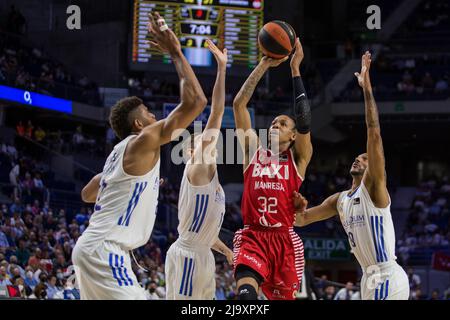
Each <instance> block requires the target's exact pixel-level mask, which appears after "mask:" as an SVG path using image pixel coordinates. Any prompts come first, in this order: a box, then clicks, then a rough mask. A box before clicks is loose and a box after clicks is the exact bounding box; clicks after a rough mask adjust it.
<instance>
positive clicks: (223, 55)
mask: <svg viewBox="0 0 450 320" xmlns="http://www.w3.org/2000/svg"><path fill="white" fill-rule="evenodd" d="M206 43H207V44H208V49H209V51H211V53H212V54H213V55H214V57H215V58H216V61H217V65H218V66H219V68H226V67H227V62H228V50H227V48H224V49H223V51H220V49H219V48H217V46H216V45H215V44H214V42H212V41H211V40H210V39H207V40H206Z"/></svg>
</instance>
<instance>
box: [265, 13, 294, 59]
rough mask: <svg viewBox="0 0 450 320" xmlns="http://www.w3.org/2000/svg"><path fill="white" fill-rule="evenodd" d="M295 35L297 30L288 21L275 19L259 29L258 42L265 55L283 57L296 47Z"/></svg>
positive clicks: (276, 57)
mask: <svg viewBox="0 0 450 320" xmlns="http://www.w3.org/2000/svg"><path fill="white" fill-rule="evenodd" d="M295 37H296V36H295V31H294V29H293V28H292V27H291V26H290V25H289V24H288V23H286V22H284V21H280V20H275V21H271V22H268V23H266V24H265V25H264V26H263V27H262V29H261V30H260V31H259V35H258V44H259V47H260V48H261V51H262V52H263V54H264V55H265V56H268V57H270V58H275V59H282V58H284V57H286V56H288V55H289V54H291V52H292V50H293V49H294V46H295Z"/></svg>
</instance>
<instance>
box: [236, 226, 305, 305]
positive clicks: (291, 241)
mask: <svg viewBox="0 0 450 320" xmlns="http://www.w3.org/2000/svg"><path fill="white" fill-rule="evenodd" d="M233 247H234V248H233V251H234V268H235V269H234V270H236V267H237V266H239V265H245V266H248V267H250V268H252V269H253V270H255V271H256V272H258V273H259V274H260V275H261V276H262V277H263V279H264V282H263V283H262V285H261V289H262V291H263V293H264V295H265V296H266V297H267V299H269V300H294V299H295V293H296V292H297V291H298V290H299V289H300V284H301V281H302V275H303V268H304V266H305V260H304V256H303V242H302V240H301V239H300V237H299V236H298V235H297V234H296V233H295V232H294V230H293V229H292V228H284V229H280V228H264V227H253V226H250V227H244V229H241V230H238V231H237V232H236V234H235V236H234V240H233Z"/></svg>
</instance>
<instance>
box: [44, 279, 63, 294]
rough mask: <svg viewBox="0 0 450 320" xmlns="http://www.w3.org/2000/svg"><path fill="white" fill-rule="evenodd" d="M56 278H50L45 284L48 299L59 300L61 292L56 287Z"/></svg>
mask: <svg viewBox="0 0 450 320" xmlns="http://www.w3.org/2000/svg"><path fill="white" fill-rule="evenodd" d="M56 281H57V279H56V277H55V276H52V277H50V280H49V281H48V282H47V297H48V299H55V298H60V295H61V290H60V289H59V288H58V287H57V286H56Z"/></svg>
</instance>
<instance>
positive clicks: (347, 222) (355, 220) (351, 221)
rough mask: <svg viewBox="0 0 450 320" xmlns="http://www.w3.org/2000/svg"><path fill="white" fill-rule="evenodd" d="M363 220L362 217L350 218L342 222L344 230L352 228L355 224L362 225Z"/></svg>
mask: <svg viewBox="0 0 450 320" xmlns="http://www.w3.org/2000/svg"><path fill="white" fill-rule="evenodd" d="M364 222H365V219H364V216H363V215H356V216H350V217H348V218H347V219H345V220H344V221H343V222H342V225H343V226H344V228H347V227H350V226H353V225H355V224H364Z"/></svg>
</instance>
